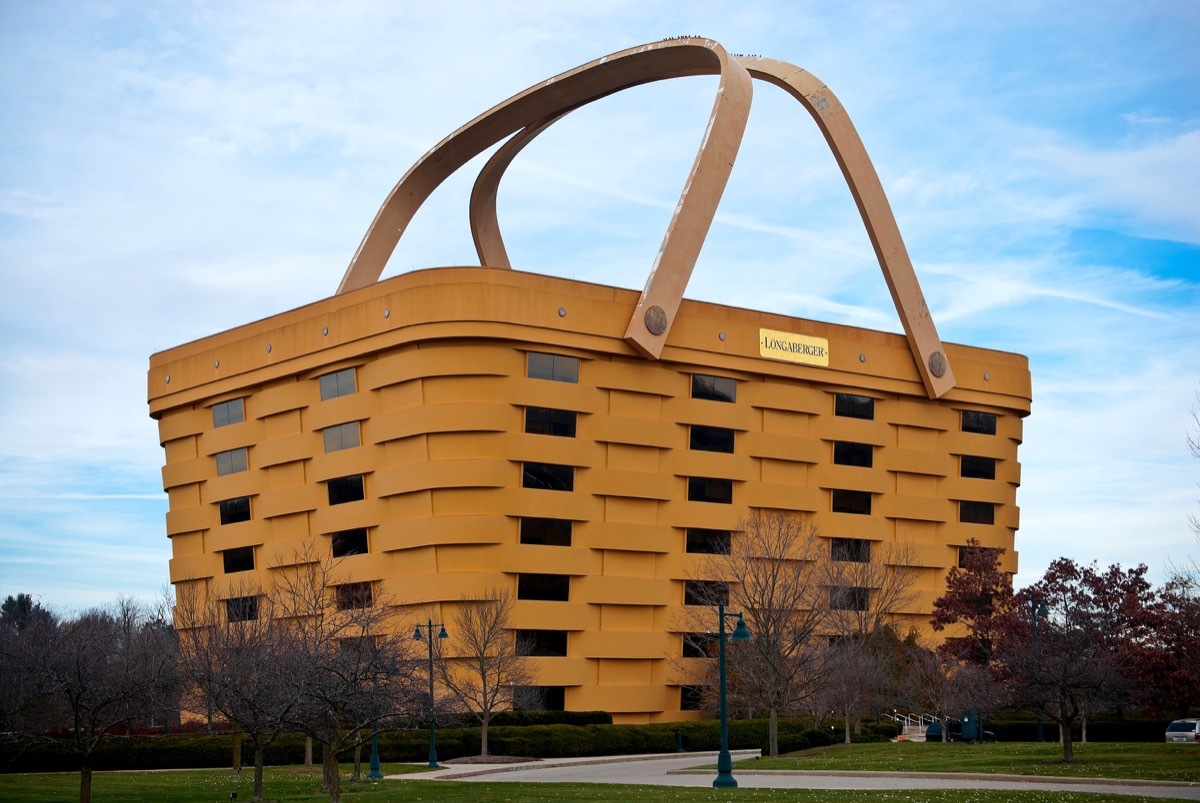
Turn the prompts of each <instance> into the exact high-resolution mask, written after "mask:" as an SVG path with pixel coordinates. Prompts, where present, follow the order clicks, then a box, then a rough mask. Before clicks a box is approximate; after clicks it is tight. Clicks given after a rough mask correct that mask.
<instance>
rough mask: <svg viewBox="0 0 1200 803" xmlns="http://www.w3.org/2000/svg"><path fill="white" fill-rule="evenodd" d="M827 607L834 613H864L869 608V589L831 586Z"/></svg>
mask: <svg viewBox="0 0 1200 803" xmlns="http://www.w3.org/2000/svg"><path fill="white" fill-rule="evenodd" d="M829 607H830V608H831V609H833V610H835V611H865V610H869V609H870V607H871V589H869V588H862V587H860V586H831V587H830V589H829Z"/></svg>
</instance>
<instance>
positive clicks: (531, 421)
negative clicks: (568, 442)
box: [525, 407, 575, 438]
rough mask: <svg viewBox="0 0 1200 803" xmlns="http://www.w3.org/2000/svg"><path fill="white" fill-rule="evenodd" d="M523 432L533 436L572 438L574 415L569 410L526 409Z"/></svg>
mask: <svg viewBox="0 0 1200 803" xmlns="http://www.w3.org/2000/svg"><path fill="white" fill-rule="evenodd" d="M525 431H526V432H528V433H530V434H533V435H556V436H558V437H560V438H574V437H575V413H574V412H572V411H570V410H552V409H550V408H549V407H526V408H525Z"/></svg>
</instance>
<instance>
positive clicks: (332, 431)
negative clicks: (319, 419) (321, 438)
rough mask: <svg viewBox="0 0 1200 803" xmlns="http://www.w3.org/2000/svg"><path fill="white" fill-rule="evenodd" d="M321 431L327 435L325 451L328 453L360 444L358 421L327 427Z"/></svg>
mask: <svg viewBox="0 0 1200 803" xmlns="http://www.w3.org/2000/svg"><path fill="white" fill-rule="evenodd" d="M321 432H322V433H323V434H324V435H325V451H326V452H327V453H328V452H340V451H341V450H342V449H353V448H354V447H355V446H358V444H359V436H358V422H357V421H351V422H349V423H348V424H336V425H334V426H332V427H325V429H323V430H321Z"/></svg>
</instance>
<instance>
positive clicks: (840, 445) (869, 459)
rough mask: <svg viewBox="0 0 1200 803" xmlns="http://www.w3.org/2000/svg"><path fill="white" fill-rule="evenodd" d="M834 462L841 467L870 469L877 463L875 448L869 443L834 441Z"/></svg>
mask: <svg viewBox="0 0 1200 803" xmlns="http://www.w3.org/2000/svg"><path fill="white" fill-rule="evenodd" d="M833 462H834V463H835V464H837V465H839V466H862V467H863V468H870V467H871V466H872V465H873V464H874V462H875V447H874V446H872V445H871V444H869V443H851V442H850V441H834V442H833Z"/></svg>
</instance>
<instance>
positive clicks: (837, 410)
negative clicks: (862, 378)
mask: <svg viewBox="0 0 1200 803" xmlns="http://www.w3.org/2000/svg"><path fill="white" fill-rule="evenodd" d="M833 412H834V414H835V415H840V416H844V417H846V418H866V419H868V420H870V419H874V418H875V399H873V398H871V397H870V396H854V395H851V394H849V393H839V394H837V397H836V398H835V399H834V401H833Z"/></svg>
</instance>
